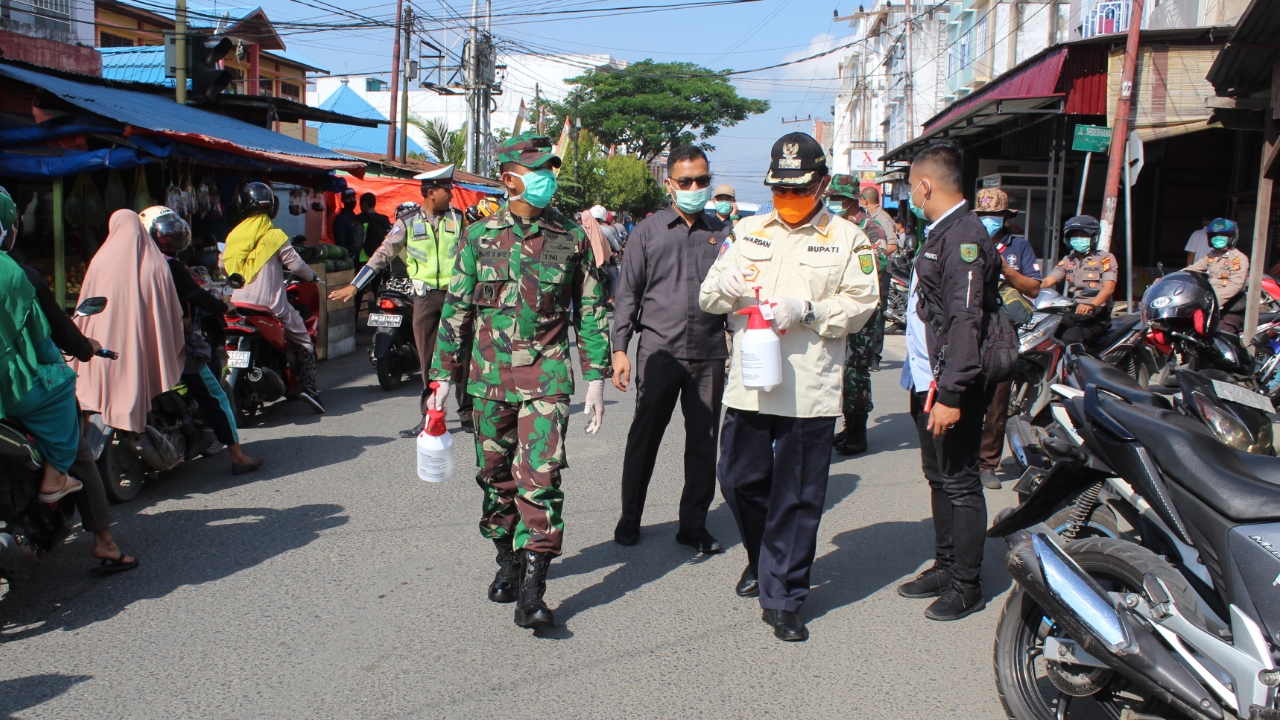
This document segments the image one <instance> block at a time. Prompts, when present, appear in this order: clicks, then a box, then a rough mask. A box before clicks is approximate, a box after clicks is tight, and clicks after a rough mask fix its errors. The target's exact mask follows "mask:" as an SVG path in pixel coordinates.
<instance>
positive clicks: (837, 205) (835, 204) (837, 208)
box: [827, 200, 844, 215]
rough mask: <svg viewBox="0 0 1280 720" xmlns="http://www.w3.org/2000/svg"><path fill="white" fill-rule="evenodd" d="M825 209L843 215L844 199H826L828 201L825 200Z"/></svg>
mask: <svg viewBox="0 0 1280 720" xmlns="http://www.w3.org/2000/svg"><path fill="white" fill-rule="evenodd" d="M827 209H828V210H830V211H831V212H833V213H835V214H837V215H843V214H844V201H843V200H828V201H827Z"/></svg>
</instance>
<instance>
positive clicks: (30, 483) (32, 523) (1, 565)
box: [0, 297, 120, 576]
mask: <svg viewBox="0 0 1280 720" xmlns="http://www.w3.org/2000/svg"><path fill="white" fill-rule="evenodd" d="M106 307H107V299H106V298H103V297H93V298H87V299H85V300H83V301H81V303H80V305H79V307H77V308H76V314H77V315H80V316H82V317H83V316H87V315H96V314H98V313H100V312H102V311H103V310H105V309H106ZM94 355H95V356H96V357H100V358H107V359H111V360H114V359H117V358H119V357H120V356H119V354H117V353H114V352H112V351H110V350H98V351H97V352H95V353H94ZM43 468H44V458H43V457H41V455H40V451H39V450H38V449H37V447H36V442H35V439H34V438H33V437H32V436H31V434H30V433H29V432H27V429H26V428H25V427H24V426H23V425H22V423H21V422H20V421H18V420H14V419H11V418H10V419H3V420H0V576H10V575H24V574H25V573H26V571H27V570H29V569H30V568H31V566H32V565H34V564H35V562H36V560H38V559H39V558H40V557H41V556H42V555H44V554H45V553H47V552H49V551H50V550H52V549H53V548H54V547H56V546H58V545H59V544H61V542H62V541H63V540H64V539H65V538H66V537H67V536H68V535H70V534H71V528H72V526H73V525H74V522H75V513H76V506H75V500H74V498H69V497H64V498H63V499H61V500H58V501H57V502H52V503H42V502H40V501H39V498H38V495H39V494H40V481H41V477H42V476H43V473H44V471H43Z"/></svg>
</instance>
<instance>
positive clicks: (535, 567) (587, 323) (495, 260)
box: [426, 133, 611, 628]
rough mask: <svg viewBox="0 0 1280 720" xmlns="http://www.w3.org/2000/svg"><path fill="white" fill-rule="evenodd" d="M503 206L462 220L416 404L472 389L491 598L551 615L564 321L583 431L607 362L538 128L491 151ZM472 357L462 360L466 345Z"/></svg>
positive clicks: (565, 379)
mask: <svg viewBox="0 0 1280 720" xmlns="http://www.w3.org/2000/svg"><path fill="white" fill-rule="evenodd" d="M498 162H499V163H501V180H502V184H503V185H504V186H505V187H506V191H507V196H508V200H507V204H506V205H505V206H504V207H503V208H502V210H500V211H499V212H498V213H497V214H495V215H494V216H493V217H491V218H489V219H488V220H487V221H484V222H477V223H475V224H474V225H472V226H471V227H470V229H469V230H468V232H467V236H466V237H465V238H464V239H463V241H462V243H461V244H460V248H459V252H458V261H457V265H456V266H455V267H454V273H453V276H452V278H451V280H450V283H449V296H448V299H447V300H446V301H445V305H444V309H443V312H442V314H441V321H440V330H439V332H438V334H437V348H438V352H437V354H436V356H435V358H434V360H433V362H432V365H431V379H432V380H434V381H436V382H438V383H439V387H438V388H437V390H436V391H435V393H434V394H432V395H431V396H430V397H428V398H427V401H426V405H427V407H428V409H430V408H443V407H444V402H445V398H446V397H447V396H448V393H449V384H450V383H455V382H456V383H458V384H460V385H465V386H466V391H467V392H468V393H469V394H470V395H471V396H473V397H474V398H475V411H474V418H475V421H476V423H475V425H476V458H477V462H478V464H479V465H480V470H479V472H478V473H477V474H476V482H477V483H479V485H480V487H481V488H482V489H483V490H484V500H483V503H482V511H481V516H480V533H481V534H482V535H484V536H485V537H487V538H489V539H491V540H493V542H494V545H495V546H496V547H497V550H498V555H497V562H498V567H499V569H498V572H497V574H496V575H495V577H494V580H493V583H492V584H490V586H489V599H490V600H492V601H493V602H503V603H507V602H515V603H516V610H515V623H516V625H519V626H520V627H525V628H540V627H546V626H550V625H554V624H555V617H554V616H553V615H552V614H551V610H550V609H548V608H547V606H546V604H545V603H544V602H543V600H542V596H543V593H544V592H546V587H547V586H546V580H547V567H548V565H550V563H551V559H552V558H553V557H555V556H556V555H559V554H560V549H561V540H562V538H563V533H564V521H563V514H562V507H563V505H564V493H563V492H562V491H561V490H560V471H561V469H563V468H565V467H567V466H568V464H567V462H566V460H565V451H564V438H565V434H566V428H567V426H568V420H569V396H570V395H571V394H572V393H573V390H574V381H573V369H572V367H571V365H570V360H569V328H570V326H572V327H573V329H574V332H575V334H576V336H577V341H578V356H579V359H580V361H581V365H582V378H583V380H586V381H587V396H586V409H585V412H586V414H587V415H588V416H589V418H590V420H589V421H588V423H587V432H589V433H593V434H594V433H595V432H596V431H597V430H598V429H599V428H600V424H601V423H602V422H603V420H604V378H605V377H607V376H609V375H611V373H610V370H609V338H608V318H607V310H606V308H605V298H604V287H603V285H602V283H601V281H600V274H599V271H598V269H597V268H596V263H595V257H594V255H593V251H592V249H591V242H590V241H589V240H588V239H587V236H586V233H584V232H583V230H582V228H580V227H578V226H577V225H574V224H573V223H571V222H569V221H568V220H567V219H565V217H564V216H562V215H561V214H560V213H559V212H557V211H555V210H554V209H552V208H550V207H549V205H550V203H551V198H552V196H553V195H554V194H555V191H556V176H555V174H554V172H553V170H554V168H557V167H559V166H560V158H558V157H556V155H555V154H554V152H553V151H552V149H551V140H550V138H547V137H543V136H540V135H536V134H534V133H526V134H523V135H517V136H515V137H512V138H509V139H508V140H507V141H506V142H504V143H503V144H502V147H501V148H500V149H499V152H498ZM468 345H469V346H470V349H471V352H472V355H471V358H470V360H469V361H468V358H467V355H466V351H467V350H468Z"/></svg>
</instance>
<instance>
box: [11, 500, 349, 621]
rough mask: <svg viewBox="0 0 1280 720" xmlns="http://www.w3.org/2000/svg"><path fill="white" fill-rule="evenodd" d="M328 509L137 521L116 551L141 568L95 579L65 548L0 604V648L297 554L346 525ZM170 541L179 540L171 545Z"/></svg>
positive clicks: (231, 511)
mask: <svg viewBox="0 0 1280 720" xmlns="http://www.w3.org/2000/svg"><path fill="white" fill-rule="evenodd" d="M342 511H343V507H342V506H340V505H333V504H318V505H300V506H298V507H292V508H286V509H284V510H276V509H273V508H224V509H215V510H171V511H167V512H154V513H146V514H143V513H140V514H137V515H135V516H134V517H132V518H130V520H129V530H128V534H127V535H128V536H127V537H126V538H122V539H121V540H120V543H121V546H122V547H125V548H126V549H127V550H128V551H129V552H130V553H133V554H136V555H137V557H138V558H139V559H140V560H141V561H142V565H141V567H139V568H138V569H137V570H132V571H130V572H127V573H124V574H122V575H114V576H108V577H106V578H99V577H96V576H91V575H89V574H88V573H86V572H84V570H83V569H80V571H79V572H77V571H76V566H80V567H81V568H83V564H84V563H86V557H85V554H83V553H78V552H75V550H74V549H73V548H70V547H68V548H66V549H67V550H68V551H69V552H61V553H57V554H55V555H52V556H50V558H49V559H50V560H51V561H52V562H44V563H41V564H39V565H37V566H36V567H35V569H34V570H33V571H32V573H31V577H30V578H27V579H25V580H22V581H19V582H17V583H14V586H13V588H12V589H11V590H10V592H9V594H8V595H6V596H5V598H4V600H3V601H0V607H3V608H4V612H3V619H2V620H0V641H3V642H8V641H12V640H20V639H25V638H29V637H34V636H37V635H42V634H44V633H46V632H50V631H54V630H63V631H73V630H77V629H79V628H82V627H86V626H88V625H92V624H94V623H97V622H100V621H103V620H108V619H110V618H112V617H115V616H116V615H117V614H119V613H120V612H121V611H122V610H123V609H124V608H126V607H128V606H129V605H131V604H133V603H135V602H138V601H139V600H147V599H154V598H161V597H164V596H166V595H168V594H170V593H172V592H173V591H174V590H176V589H177V588H180V587H184V586H187V585H200V584H202V583H207V582H213V581H216V580H220V579H222V578H225V577H228V576H231V575H234V574H236V573H238V572H240V571H242V570H245V569H247V568H251V567H254V566H255V565H259V564H261V563H263V562H265V561H267V560H269V559H271V558H274V557H277V556H279V555H283V554H285V553H287V552H289V551H291V550H296V549H298V548H300V547H303V546H305V545H307V544H309V543H311V542H312V541H313V540H315V539H317V538H318V537H320V534H321V533H322V532H324V531H325V530H331V529H333V528H336V527H339V526H341V525H344V524H346V522H347V517H346V516H345V515H341V514H339V513H341V512H342ZM175 539H180V541H179V542H175Z"/></svg>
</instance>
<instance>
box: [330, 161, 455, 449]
mask: <svg viewBox="0 0 1280 720" xmlns="http://www.w3.org/2000/svg"><path fill="white" fill-rule="evenodd" d="M413 179H414V180H419V181H421V182H422V207H421V210H420V211H419V212H417V213H413V214H410V215H405V216H404V217H399V218H397V219H396V222H395V224H394V225H392V226H391V230H390V231H389V232H387V237H386V239H385V240H383V241H382V245H380V246H379V247H378V249H377V250H376V251H375V252H374V253H373V256H372V257H370V258H369V262H368V263H366V264H365V266H364V267H362V268H360V272H358V273H356V276H355V279H353V280H352V281H351V284H350V285H348V286H347V287H344V288H342V289H340V290H335V291H334V292H332V293H329V297H330V298H331V299H334V300H350V299H351V298H353V297H355V295H356V293H358V292H360V291H361V290H363V289H364V288H365V286H366V285H368V284H369V283H370V282H372V281H373V278H374V277H375V276H376V275H377V274H378V273H379V272H381V271H382V270H384V269H386V268H387V267H388V266H390V265H391V261H392V260H393V259H394V258H396V257H397V256H398V255H400V254H401V251H402V250H403V252H404V264H405V268H406V270H407V271H408V274H409V279H410V280H411V281H412V283H413V296H414V299H413V339H414V341H415V342H416V343H417V345H418V361H419V362H420V363H421V366H422V385H423V388H424V389H425V388H426V386H427V383H428V380H427V371H428V369H429V368H430V367H431V355H432V353H434V352H435V346H436V329H437V328H438V327H439V325H440V309H441V307H443V306H444V301H445V291H446V290H447V289H448V287H449V277H450V275H451V274H452V272H453V264H454V260H455V258H457V256H458V240H459V238H461V237H462V234H463V231H464V228H465V224H464V223H463V220H462V214H461V213H459V212H458V211H457V210H455V209H453V207H452V206H451V205H450V203H451V202H452V200H453V166H452V165H446V166H444V167H442V168H440V169H438V170H431V171H428V172H424V173H422V174H420V175H415V176H414V178H413ZM397 214H398V213H397ZM458 419H459V421H461V424H462V428H463V429H464V430H466V431H467V432H472V422H471V397H470V396H469V395H467V394H466V393H465V392H463V390H462V388H461V387H459V388H458ZM421 431H422V421H421V420H419V422H418V423H417V424H415V425H414V426H413V427H411V428H409V429H407V430H404V431H402V432H401V433H400V437H403V438H412V437H417V435H418V433H419V432H421Z"/></svg>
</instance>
